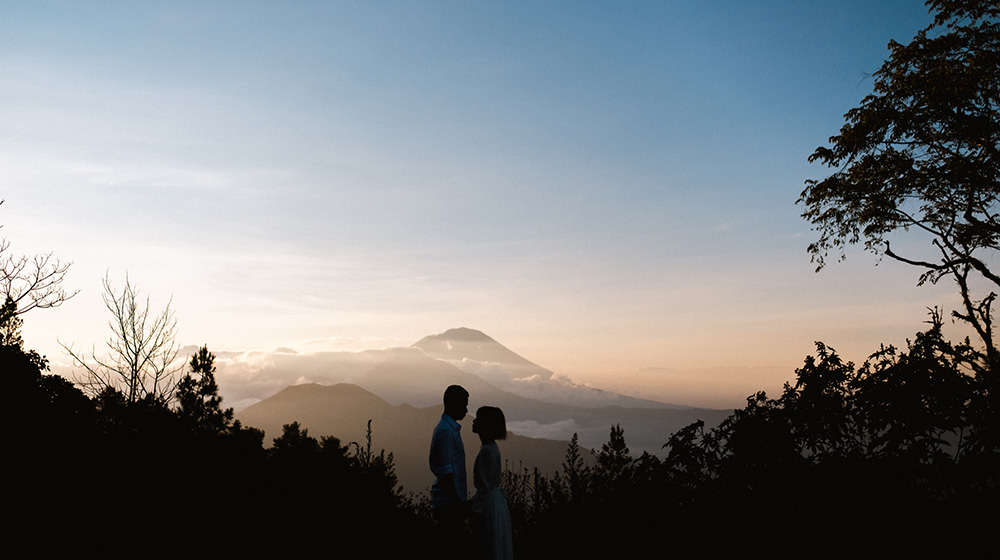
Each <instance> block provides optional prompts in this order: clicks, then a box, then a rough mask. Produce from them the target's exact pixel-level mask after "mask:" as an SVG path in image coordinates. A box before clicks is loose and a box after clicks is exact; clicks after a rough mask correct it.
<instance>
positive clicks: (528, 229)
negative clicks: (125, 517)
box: [0, 0, 954, 398]
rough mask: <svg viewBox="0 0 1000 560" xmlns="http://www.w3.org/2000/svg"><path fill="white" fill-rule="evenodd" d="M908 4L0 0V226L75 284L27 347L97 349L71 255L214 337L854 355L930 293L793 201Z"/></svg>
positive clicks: (928, 301)
mask: <svg viewBox="0 0 1000 560" xmlns="http://www.w3.org/2000/svg"><path fill="white" fill-rule="evenodd" d="M929 21H930V16H929V15H928V14H927V10H926V8H925V7H924V6H923V5H922V3H921V2H919V1H892V2H877V3H871V2H864V1H860V0H859V1H845V2H788V1H770V2H753V3H748V2H712V1H706V2H668V1H663V2H610V1H609V2H585V1H574V2H281V3H277V2H274V3H263V2H260V3H255V2H191V3H184V2H171V3H162V2H148V3H143V2H101V3H76V2H44V1H33V2H4V3H3V5H0V52H2V53H3V56H2V57H0V196H2V197H3V198H4V199H5V200H6V203H5V204H4V205H3V206H2V207H0V223H2V224H3V225H4V228H3V230H2V232H0V233H2V234H3V235H4V236H5V237H7V238H8V239H9V240H10V241H11V243H12V246H11V251H12V252H14V253H32V252H48V251H53V252H54V253H55V255H56V256H58V257H61V258H64V259H67V260H72V261H74V264H73V267H72V269H71V272H70V274H69V275H68V277H67V285H68V286H69V287H70V288H73V289H80V290H81V293H80V294H79V295H78V296H77V297H76V298H74V299H73V300H71V301H69V302H68V303H66V305H64V306H63V307H61V308H58V309H54V310H43V311H34V312H32V313H31V314H29V315H28V316H26V317H25V320H26V326H25V335H26V339H27V342H28V344H29V345H31V346H33V347H35V348H38V349H40V350H41V351H43V352H44V353H46V354H48V355H49V357H50V358H52V359H54V360H57V361H58V360H64V359H65V358H64V357H63V356H62V355H61V352H60V350H59V346H58V345H57V344H56V337H57V336H58V338H59V340H62V341H64V342H73V343H75V344H76V345H77V347H82V348H90V347H91V345H95V344H96V345H98V347H99V345H101V344H103V340H104V339H106V337H107V334H108V332H107V327H106V321H107V314H106V312H105V311H104V310H103V304H102V303H101V278H102V277H103V276H104V275H105V273H107V274H109V276H110V277H111V279H112V281H113V282H116V283H117V284H119V285H120V284H121V283H122V282H123V281H124V277H125V274H126V272H127V273H128V275H129V278H130V279H131V280H132V281H133V282H134V283H135V284H137V285H138V286H139V287H140V289H141V290H142V291H143V292H144V293H148V294H149V295H150V297H151V302H152V304H153V306H154V307H157V306H159V307H162V306H163V305H165V304H166V302H167V301H168V300H169V299H170V298H171V297H172V298H173V300H172V301H173V306H174V308H175V309H176V312H177V319H178V326H179V337H178V338H179V341H180V342H181V343H183V344H203V343H207V344H208V345H209V347H210V348H216V349H218V350H248V349H271V348H276V347H279V346H285V347H292V348H296V349H299V350H302V351H307V350H318V349H361V348H371V347H385V346H395V345H408V344H411V343H412V342H415V341H416V340H418V339H419V338H421V337H423V336H425V335H428V334H433V333H438V332H442V331H444V330H446V329H448V328H452V327H459V326H466V327H471V328H478V329H480V330H483V331H484V332H486V333H487V334H490V335H491V336H493V337H494V338H496V339H497V340H499V341H500V342H502V343H503V344H505V345H507V346H508V347H510V348H512V349H513V350H514V351H516V352H519V353H521V354H522V355H524V356H525V357H527V358H528V359H530V360H532V361H535V362H536V363H539V364H540V365H542V366H544V367H547V368H549V369H552V370H554V371H556V372H560V373H565V374H567V375H569V376H571V377H574V376H575V377H576V378H577V379H580V380H582V381H586V382H588V383H592V384H595V385H604V386H607V387H614V388H620V389H628V388H629V387H630V386H633V385H632V384H631V381H630V378H629V376H630V375H633V376H636V379H638V378H640V377H642V378H643V379H644V381H643V384H642V387H639V385H638V384H635V385H634V386H633V391H637V390H640V389H643V390H646V389H650V388H652V387H654V386H657V378H656V376H655V375H654V374H652V373H648V372H650V371H656V370H651V369H647V368H718V367H727V368H743V367H747V368H764V369H753V370H751V369H748V370H747V372H748V373H746V374H745V375H744V381H746V383H748V385H746V386H750V385H753V384H757V383H759V384H761V385H764V386H767V387H769V388H773V387H774V385H775V384H778V385H777V386H778V387H780V381H783V380H784V379H787V378H790V377H791V375H792V370H793V369H794V368H795V367H796V366H797V365H799V364H800V363H801V360H802V358H803V357H804V356H805V355H806V354H807V353H809V352H811V351H812V350H813V341H815V340H824V341H825V342H827V343H828V344H830V345H831V346H833V347H835V348H838V349H841V350H842V351H843V352H844V353H845V354H847V355H848V357H850V358H852V359H863V358H864V355H865V354H867V353H868V352H871V351H874V350H875V349H877V347H878V344H879V343H880V342H886V343H895V344H901V343H902V342H903V340H904V339H905V337H906V336H912V334H913V333H914V332H916V331H917V330H919V329H920V328H921V326H922V325H921V323H920V322H921V321H922V320H923V319H924V317H925V313H926V311H925V308H926V307H928V306H932V305H943V306H946V307H948V306H950V305H952V302H953V301H954V298H953V297H952V294H951V291H952V290H951V287H950V286H939V287H922V288H916V287H915V283H916V277H917V274H916V271H913V270H909V269H907V268H906V267H903V266H901V265H897V264H895V263H888V262H882V263H881V264H879V265H878V266H876V262H877V261H876V259H875V258H874V257H872V256H870V255H867V254H864V253H863V252H861V250H860V249H858V250H855V251H853V252H851V253H850V255H849V258H848V260H847V261H846V262H844V263H840V264H836V265H831V266H830V267H828V269H826V270H824V271H822V272H821V273H819V274H815V273H814V272H813V266H812V265H811V264H810V262H809V256H808V255H807V253H806V250H805V249H806V246H807V245H808V243H809V242H810V241H812V239H813V236H812V234H811V233H810V231H809V227H808V224H806V223H804V222H803V221H802V220H801V218H799V214H800V212H801V208H800V207H797V206H796V205H795V200H796V198H797V196H798V194H799V192H800V191H801V189H802V187H803V182H804V181H805V180H806V179H809V178H820V177H822V176H825V175H826V174H827V173H828V171H827V170H826V169H824V168H822V167H820V166H818V165H811V164H809V163H808V162H807V161H806V159H807V157H808V155H809V154H810V153H811V152H812V150H813V149H814V148H815V147H817V146H819V145H821V144H824V143H825V141H826V138H827V137H829V136H831V135H832V134H835V133H836V132H837V130H838V129H839V128H840V126H841V124H842V122H843V114H844V113H845V112H846V111H847V110H848V109H850V108H851V107H853V106H856V105H857V104H858V102H859V101H860V100H861V99H862V97H863V96H864V95H866V94H867V93H868V92H869V91H870V88H871V83H872V80H871V76H870V74H871V73H872V72H874V71H875V70H877V69H878V67H879V66H880V65H881V62H882V61H883V60H884V58H885V57H886V55H887V50H886V44H887V43H888V41H889V40H890V39H895V40H897V41H900V42H907V41H909V39H910V38H912V36H913V35H914V34H915V33H916V32H917V31H918V30H919V29H921V28H923V27H924V26H926V24H927V23H929ZM768 368H770V369H768ZM642 371H645V372H647V373H644V374H641V373H638V372H642ZM754 371H756V372H758V373H753V372H754ZM760 372H769V373H760ZM755 375H759V376H761V377H760V378H759V379H758V378H755V377H754V376H755ZM643 376H644V377H643ZM703 381H704V382H705V383H707V384H711V379H704V380H703ZM636 383H638V382H636ZM665 383H666V382H665ZM742 387H743V386H741V388H742ZM660 388H661V389H662V391H661V392H669V388H666V389H664V388H663V387H660ZM650 390H651V389H650ZM658 394H659V393H658ZM742 396H745V395H741V396H740V398H742Z"/></svg>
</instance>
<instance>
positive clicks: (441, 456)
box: [430, 427, 455, 478]
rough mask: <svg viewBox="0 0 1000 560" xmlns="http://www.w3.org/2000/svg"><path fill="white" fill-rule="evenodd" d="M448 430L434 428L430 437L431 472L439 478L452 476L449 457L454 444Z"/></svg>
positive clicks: (452, 451)
mask: <svg viewBox="0 0 1000 560" xmlns="http://www.w3.org/2000/svg"><path fill="white" fill-rule="evenodd" d="M448 432H449V430H443V429H441V428H440V427H438V428H435V430H434V435H433V436H431V456H430V463H431V472H432V473H434V476H436V477H438V478H440V477H442V476H444V475H446V474H454V472H455V471H454V470H453V469H452V466H451V456H452V455H453V454H454V449H455V442H454V437H453V436H452V434H450V433H448Z"/></svg>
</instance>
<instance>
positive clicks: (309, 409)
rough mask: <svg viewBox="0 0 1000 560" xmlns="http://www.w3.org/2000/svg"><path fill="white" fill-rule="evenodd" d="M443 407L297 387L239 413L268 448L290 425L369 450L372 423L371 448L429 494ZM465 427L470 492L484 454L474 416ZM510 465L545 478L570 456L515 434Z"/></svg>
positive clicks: (505, 450) (506, 449)
mask: <svg viewBox="0 0 1000 560" xmlns="http://www.w3.org/2000/svg"><path fill="white" fill-rule="evenodd" d="M441 413H442V407H440V406H434V407H425V408H416V407H413V406H410V405H406V404H403V405H392V404H390V403H388V402H386V401H385V400H383V399H381V398H379V397H378V396H376V395H375V394H373V393H371V392H370V391H367V390H365V389H362V388H361V387H358V386H356V385H350V384H337V385H329V386H322V385H315V384H306V385H294V386H291V387H288V388H287V389H285V390H283V391H281V392H279V393H278V394H276V395H274V396H272V397H270V398H268V399H264V400H263V401H261V402H259V403H257V404H254V405H252V406H250V407H248V408H247V409H245V410H243V411H241V412H238V413H237V414H236V417H237V418H238V419H239V420H240V422H242V423H244V424H245V425H248V426H253V427H255V428H259V429H262V430H264V432H265V439H264V442H265V444H267V445H270V444H271V442H272V440H273V439H274V438H276V437H278V436H280V435H281V432H282V426H283V425H285V424H290V423H291V422H295V421H297V422H299V424H300V425H301V426H302V427H303V428H305V429H307V430H309V435H310V436H312V437H315V438H317V439H319V438H320V437H321V436H334V437H337V438H339V439H340V440H341V444H343V445H347V444H348V443H350V442H357V443H359V444H360V445H364V444H365V432H366V429H367V422H368V420H369V419H370V420H371V421H372V448H373V450H375V451H377V450H380V449H385V450H386V451H390V452H392V453H393V458H394V460H395V464H396V473H397V475H398V476H399V482H400V484H401V485H402V486H403V489H404V491H407V492H410V491H413V492H417V493H425V492H427V491H428V490H429V488H430V485H431V483H432V482H433V480H434V477H433V475H432V474H431V473H430V467H429V466H428V464H427V458H428V452H429V450H430V440H431V432H432V431H433V430H434V426H435V425H436V424H437V422H438V420H439V419H440V418H441ZM461 423H462V424H463V429H462V440H463V442H464V443H465V449H466V460H467V463H468V473H469V477H470V478H469V487H470V488H471V486H472V483H471V476H472V462H473V460H474V459H475V456H476V453H477V452H478V450H479V438H478V436H476V435H475V434H473V433H472V429H471V426H472V422H471V416H469V417H466V419H465V420H463V421H462V422H461ZM500 450H501V453H502V454H503V458H504V460H505V461H508V462H509V464H510V465H511V466H512V467H513V468H517V467H518V465H523V466H525V467H538V468H539V469H540V470H542V471H543V472H546V473H549V474H551V473H553V472H555V471H556V470H557V469H558V468H559V465H560V463H561V461H562V459H563V455H564V454H565V452H566V442H564V441H552V440H545V439H532V438H526V437H521V436H518V435H514V434H511V435H510V436H509V437H508V439H507V440H506V441H503V442H500Z"/></svg>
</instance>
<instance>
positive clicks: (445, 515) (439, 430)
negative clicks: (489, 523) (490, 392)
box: [430, 385, 469, 558]
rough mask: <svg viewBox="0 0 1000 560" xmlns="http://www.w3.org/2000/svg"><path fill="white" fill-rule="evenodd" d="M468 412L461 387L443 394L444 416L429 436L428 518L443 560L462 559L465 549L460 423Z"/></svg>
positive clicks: (467, 396)
mask: <svg viewBox="0 0 1000 560" xmlns="http://www.w3.org/2000/svg"><path fill="white" fill-rule="evenodd" d="M468 412H469V392H468V391H466V390H465V388H464V387H462V386H460V385H451V386H449V387H448V388H447V389H445V391H444V414H442V415H441V420H440V421H439V422H438V423H437V426H435V427H434V434H433V435H432V436H431V453H430V465H431V472H432V473H434V476H435V477H436V479H435V480H434V485H433V486H431V515H432V516H433V517H434V521H435V522H436V524H437V527H438V543H439V552H440V554H441V557H442V558H463V557H465V556H466V552H467V548H468V540H469V538H468V531H466V529H465V518H466V516H467V511H466V509H467V508H466V504H465V501H466V499H468V489H467V486H466V477H465V446H464V445H462V432H461V430H462V426H461V425H460V424H459V423H458V421H459V420H461V419H462V418H465V415H466V413H468Z"/></svg>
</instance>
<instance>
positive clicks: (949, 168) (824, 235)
mask: <svg viewBox="0 0 1000 560" xmlns="http://www.w3.org/2000/svg"><path fill="white" fill-rule="evenodd" d="M927 6H928V7H929V8H930V10H931V11H932V12H933V13H934V22H933V23H932V24H931V25H930V26H928V27H927V28H926V29H924V30H923V31H920V32H919V33H918V34H917V35H916V37H915V38H914V39H913V41H911V42H910V43H909V44H906V45H903V44H900V43H896V42H895V41H893V42H890V43H889V50H890V56H889V59H888V60H887V61H886V62H885V63H884V64H883V65H882V67H881V68H880V69H879V70H878V71H877V72H876V73H875V75H874V91H873V93H872V94H870V95H868V96H867V97H865V98H864V100H863V101H862V102H861V104H860V106H859V107H857V108H854V109H851V110H850V111H849V112H848V113H847V114H846V115H845V117H846V121H847V122H846V124H845V125H844V126H843V128H841V130H840V134H838V135H836V136H833V137H831V138H830V146H827V147H820V148H817V149H816V151H815V152H814V153H813V154H812V156H811V157H810V161H818V162H821V163H824V164H826V165H828V166H830V167H834V168H837V171H836V172H835V173H833V174H832V175H830V176H829V177H827V178H825V179H822V180H812V181H807V182H806V188H805V190H803V191H802V194H801V196H800V198H799V203H801V204H803V205H804V206H805V211H804V212H803V214H802V215H803V217H804V218H806V219H807V220H809V221H810V222H812V224H813V225H814V228H815V229H816V231H818V232H819V234H820V236H819V239H818V240H817V241H816V242H814V243H813V244H811V245H810V246H809V252H810V253H812V255H813V259H814V262H816V263H817V264H818V266H819V267H820V268H821V267H822V266H823V265H824V264H825V261H826V258H827V257H828V256H829V253H830V252H831V251H834V252H837V253H840V256H841V258H842V256H843V250H844V248H845V246H847V245H850V244H855V243H859V242H863V243H864V246H865V247H866V248H867V249H869V250H871V251H873V252H875V253H878V254H883V255H885V256H887V257H889V258H892V259H895V260H897V261H900V262H903V263H906V264H909V265H913V266H915V267H918V268H920V269H922V274H921V276H920V279H919V283H921V284H922V283H924V282H926V281H930V282H936V281H938V280H939V279H941V278H943V277H951V278H952V279H954V280H955V281H956V282H957V284H958V288H959V291H960V293H961V296H962V301H963V304H962V309H961V310H956V311H954V315H955V316H956V317H957V318H959V319H962V320H964V321H966V322H968V323H969V324H970V325H972V327H973V328H975V329H976V331H977V333H978V335H979V337H980V338H981V339H982V341H983V343H984V344H985V347H986V356H987V360H988V363H989V364H990V367H993V368H994V370H995V371H997V370H996V369H995V366H996V365H997V364H1000V353H998V351H997V347H996V345H995V342H994V335H993V330H992V320H991V315H990V307H991V304H992V303H993V301H994V299H995V297H996V295H995V294H994V293H993V292H992V290H993V289H996V288H997V287H1000V271H998V270H996V267H995V264H994V263H993V262H992V261H991V259H992V257H994V255H995V253H994V252H995V251H996V250H998V249H1000V215H998V213H1000V153H998V152H1000V150H998V144H1000V22H998V19H1000V3H998V2H996V1H995V0H978V1H977V0H930V1H928V2H927ZM904 231H909V232H911V235H910V237H911V238H912V239H914V240H919V239H921V237H920V236H914V235H912V233H913V232H919V233H922V234H923V235H924V236H925V237H924V238H926V239H927V240H928V243H929V244H928V245H927V247H928V250H929V253H927V254H918V252H919V251H920V249H918V248H917V247H919V244H916V245H915V244H911V243H906V245H905V247H906V248H905V249H901V246H902V244H901V243H897V244H896V246H891V245H890V241H891V240H892V239H898V238H896V237H895V234H897V233H900V232H904ZM891 238H892V239H891ZM983 286H985V288H983ZM977 287H978V288H979V290H982V291H978V290H977Z"/></svg>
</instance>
